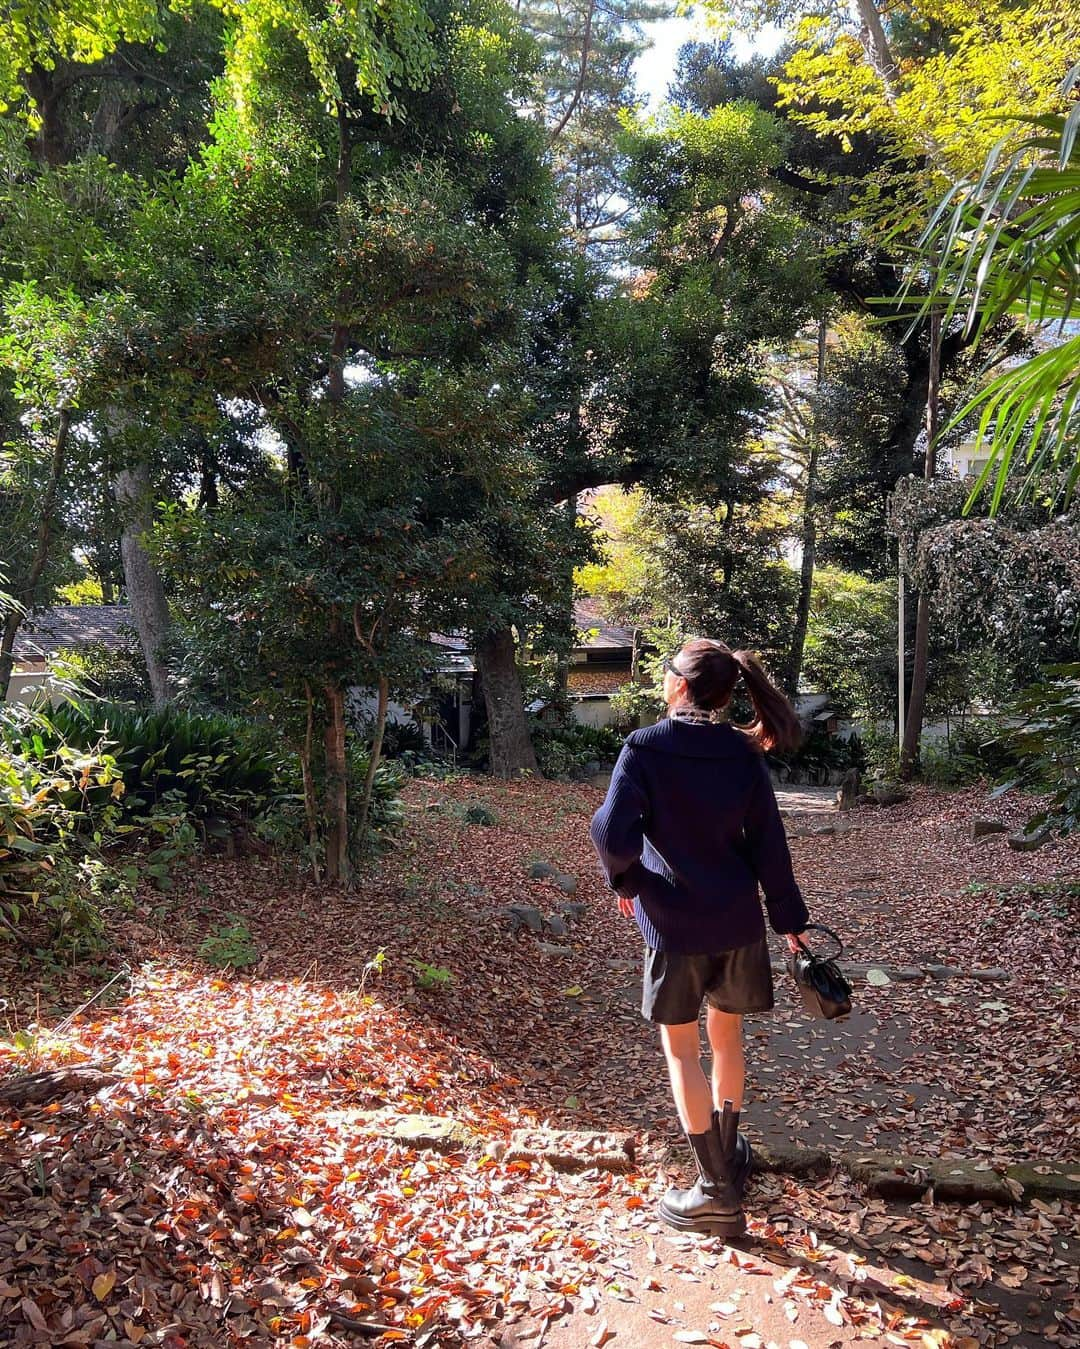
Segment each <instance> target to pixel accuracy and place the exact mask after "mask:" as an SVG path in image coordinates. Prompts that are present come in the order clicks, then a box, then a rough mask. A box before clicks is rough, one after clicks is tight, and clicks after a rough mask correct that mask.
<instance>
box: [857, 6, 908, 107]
mask: <svg viewBox="0 0 1080 1349" xmlns="http://www.w3.org/2000/svg"><path fill="white" fill-rule="evenodd" d="M851 17H852V18H853V19H854V20H855V23H856V25H857V26H858V29H859V40H860V42H861V43H862V47H863V50H864V51H865V52H866V59H867V60H868V61H869V62H870V64H871V66H872V67H873V68H874V71H875V73H876V74H877V76H878V78H879V79H880V80H881V83H882V84H883V85H884V87H885V97H886V99H887V100H888V102H890V103H892V102H893V101H894V100H895V98H896V75H897V69H896V62H895V61H894V60H893V54H892V51H891V50H890V48H889V39H888V38H887V37H886V36H885V25H884V24H883V23H882V21H881V15H880V14H879V13H878V8H877V5H876V4H875V3H874V0H851Z"/></svg>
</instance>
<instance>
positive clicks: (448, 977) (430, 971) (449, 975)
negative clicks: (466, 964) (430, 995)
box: [412, 960, 454, 992]
mask: <svg viewBox="0 0 1080 1349" xmlns="http://www.w3.org/2000/svg"><path fill="white" fill-rule="evenodd" d="M412 966H413V981H414V982H415V984H416V986H417V988H419V989H423V990H424V992H430V991H431V990H433V989H440V988H446V987H447V986H448V985H449V984H451V983H453V981H454V975H453V971H452V970H448V969H447V968H446V966H445V965H432V964H431V963H430V962H429V961H427V960H414V961H413V962H412Z"/></svg>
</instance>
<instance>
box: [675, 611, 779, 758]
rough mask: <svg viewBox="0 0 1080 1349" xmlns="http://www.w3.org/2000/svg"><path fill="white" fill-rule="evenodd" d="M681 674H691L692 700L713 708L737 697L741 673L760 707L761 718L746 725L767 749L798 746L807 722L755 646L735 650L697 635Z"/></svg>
mask: <svg viewBox="0 0 1080 1349" xmlns="http://www.w3.org/2000/svg"><path fill="white" fill-rule="evenodd" d="M675 666H676V667H677V668H676V669H675V670H674V673H675V674H678V675H681V676H682V677H683V678H684V679H685V680H686V689H687V693H688V695H689V698H690V702H691V705H692V706H694V707H697V708H700V709H701V710H702V711H707V712H711V711H714V710H716V709H717V708H721V707H726V706H727V705H728V703H729V702H730V701H731V695H732V692H733V691H734V689H735V681H736V680H737V679H738V677H739V675H740V674H741V675H742V677H743V680H744V682H745V683H746V691H747V693H749V695H750V701H751V703H752V704H753V707H754V716H755V720H754V721H752V722H751V723H750V724H749V725H748V726H740V727H739V728H738V729H739V730H740V731H744V732H745V733H746V734H747V735H748V736H749V737H750V738H751V739H752V740H755V741H756V742H757V744H758V745H759V746H760V747H761V748H762V749H763V750H764V749H775V750H779V751H780V752H781V753H786V752H789V751H791V750H794V749H797V748H798V745H799V742H800V741H801V740H802V727H801V726H800V725H799V718H798V717H797V716H796V714H795V709H794V708H793V707H792V705H791V703H790V702H789V700H788V699H787V698H786V697H785V696H784V695H783V693H781V692H780V690H779V689H778V688H777V687H776V685H775V684H774V683H773V682H772V680H771V679H770V678H769V676H768V675H767V674H766V673H765V669H764V666H763V665H762V664H761V661H759V660H758V658H757V656H755V655H754V654H753V652H751V651H732V650H731V648H730V647H729V646H727V645H725V643H723V642H717V641H714V640H713V639H712V638H711V637H695V638H693V639H692V640H691V641H689V642H687V643H686V645H685V646H684V647H683V648H682V650H681V651H680V652H679V654H678V656H677V657H676V660H675Z"/></svg>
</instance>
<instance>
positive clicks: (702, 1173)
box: [658, 1125, 746, 1238]
mask: <svg viewBox="0 0 1080 1349" xmlns="http://www.w3.org/2000/svg"><path fill="white" fill-rule="evenodd" d="M686 1137H687V1140H688V1141H689V1143H690V1149H691V1152H692V1153H693V1156H694V1162H695V1164H696V1166H697V1169H698V1179H697V1180H696V1181H695V1182H694V1184H693V1185H691V1186H690V1188H689V1189H688V1190H680V1189H671V1190H668V1192H667V1194H666V1195H664V1197H663V1199H661V1200H660V1204H659V1208H658V1212H659V1215H660V1217H661V1219H662V1220H663V1221H664V1222H666V1223H667V1224H668V1226H669V1227H675V1228H678V1230H679V1231H680V1232H705V1233H708V1234H709V1235H715V1236H722V1237H725V1238H732V1237H738V1236H741V1235H742V1234H743V1232H744V1231H745V1230H746V1222H745V1220H744V1218H743V1213H742V1207H741V1205H740V1202H739V1195H738V1192H737V1190H736V1189H735V1186H734V1185H733V1184H732V1178H731V1172H730V1168H729V1166H728V1164H727V1161H726V1159H725V1157H724V1153H723V1149H722V1147H721V1142H720V1130H719V1129H717V1128H716V1127H715V1125H714V1127H713V1128H711V1129H710V1130H709V1131H708V1133H704V1134H687V1135H686Z"/></svg>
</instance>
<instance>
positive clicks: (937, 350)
mask: <svg viewBox="0 0 1080 1349" xmlns="http://www.w3.org/2000/svg"><path fill="white" fill-rule="evenodd" d="M940 388H941V315H940V314H939V313H937V312H936V311H935V312H934V313H933V314H932V315H931V318H930V375H929V383H928V387H927V395H926V470H925V475H926V477H927V478H928V479H929V478H932V477H933V476H934V471H935V468H936V459H937V455H936V449H937V447H936V444H935V442H936V440H937V434H938V403H939V395H940ZM929 657H930V604H929V601H928V599H927V596H926V592H925V590H923V591H920V592H919V603H918V608H917V609H916V611H915V654H914V664H913V666H912V671H911V693H910V695H909V697H908V704H907V720H906V721H905V723H904V742H903V744H902V745H901V747H900V777H901V779H902V780H903V781H904V782H907V781H908V780H909V779H910V778H911V776H912V774H913V773H914V772H915V769H916V767H917V765H918V762H919V748H920V745H921V743H922V729H923V717H924V715H925V712H926V683H927V673H928V667H929ZM901 678H903V672H901Z"/></svg>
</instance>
